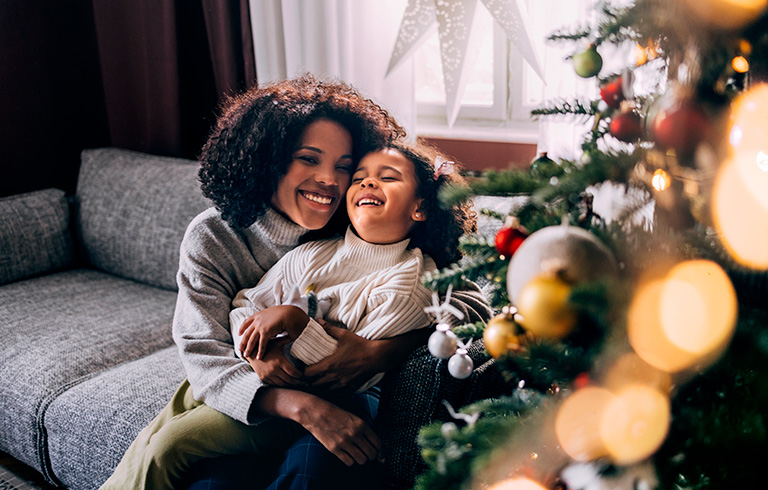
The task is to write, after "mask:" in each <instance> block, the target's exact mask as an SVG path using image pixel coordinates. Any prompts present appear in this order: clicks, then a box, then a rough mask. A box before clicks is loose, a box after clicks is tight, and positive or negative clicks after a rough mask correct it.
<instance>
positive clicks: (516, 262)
mask: <svg viewBox="0 0 768 490" xmlns="http://www.w3.org/2000/svg"><path fill="white" fill-rule="evenodd" d="M618 270H619V269H618V265H617V264H616V259H614V257H613V253H612V252H611V250H610V249H609V248H608V247H606V246H605V244H603V242H601V241H600V240H599V239H598V238H597V237H596V236H595V235H594V234H592V233H590V232H588V231H586V230H584V229H582V228H579V227H577V226H570V225H555V226H547V227H545V228H542V229H540V230H537V231H535V232H534V233H531V236H529V237H528V238H526V239H525V241H524V242H523V244H522V245H520V248H518V249H517V252H515V255H513V256H512V259H511V260H510V262H509V269H508V271H507V292H508V293H509V298H510V300H511V301H512V304H514V305H515V306H517V301H518V299H519V295H520V291H521V290H522V289H523V287H524V286H525V285H526V284H527V283H528V282H529V281H530V280H531V279H533V278H534V277H537V276H540V275H542V274H544V273H552V272H554V271H560V274H561V276H562V277H563V278H564V279H565V280H566V281H567V282H568V283H570V284H579V283H581V282H589V281H595V280H599V279H609V278H613V277H616V276H617V275H618ZM520 314H521V315H522V312H520Z"/></svg>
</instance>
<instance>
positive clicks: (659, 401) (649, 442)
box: [600, 385, 670, 465]
mask: <svg viewBox="0 0 768 490" xmlns="http://www.w3.org/2000/svg"><path fill="white" fill-rule="evenodd" d="M669 422H670V404H669V398H668V397H667V396H666V395H664V394H662V393H660V392H659V391H658V390H656V389H654V388H651V387H649V386H645V385H629V386H627V387H626V388H624V389H623V390H621V391H620V392H618V393H616V395H615V396H614V397H613V399H612V400H611V401H610V403H609V404H608V406H607V407H606V408H605V412H604V414H603V418H602V421H601V425H600V435H601V437H602V440H603V443H604V444H605V447H606V449H607V450H608V453H609V456H610V458H611V460H613V461H614V462H615V463H617V464H619V465H627V464H632V463H636V462H638V461H641V460H643V459H645V458H647V457H648V456H650V455H651V454H653V453H654V452H656V450H657V449H658V448H659V446H661V443H662V442H664V439H665V438H666V436H667V432H668V430H669Z"/></svg>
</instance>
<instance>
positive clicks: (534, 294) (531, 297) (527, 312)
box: [516, 274, 577, 339]
mask: <svg viewBox="0 0 768 490" xmlns="http://www.w3.org/2000/svg"><path fill="white" fill-rule="evenodd" d="M570 294H571V286H570V285H569V284H568V283H567V282H565V281H564V280H563V279H562V278H561V277H559V276H558V275H557V274H544V275H541V276H538V277H535V278H533V279H532V280H530V281H529V282H528V284H526V285H525V287H523V289H522V290H521V291H520V294H519V295H518V297H517V303H516V304H517V310H518V312H519V314H520V316H519V317H518V319H519V321H520V324H521V325H522V326H523V328H524V329H525V330H527V331H528V332H530V333H531V334H533V335H534V336H535V337H543V338H550V339H560V338H563V337H565V336H567V335H568V334H569V333H571V331H573V329H574V327H575V326H576V320H577V315H576V311H575V310H574V309H573V308H572V307H571V306H570V305H569V304H568V296H569V295H570Z"/></svg>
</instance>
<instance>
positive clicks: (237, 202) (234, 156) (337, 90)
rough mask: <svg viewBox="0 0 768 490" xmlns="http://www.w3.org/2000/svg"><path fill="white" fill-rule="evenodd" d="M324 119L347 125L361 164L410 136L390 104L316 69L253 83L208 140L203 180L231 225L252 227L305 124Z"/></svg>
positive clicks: (224, 112) (229, 107)
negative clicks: (382, 148) (380, 102)
mask: <svg viewBox="0 0 768 490" xmlns="http://www.w3.org/2000/svg"><path fill="white" fill-rule="evenodd" d="M318 119H330V120H332V121H335V122H337V123H339V124H340V125H341V126H343V127H344V128H346V130H347V131H349V133H350V135H351V136H352V142H353V158H354V160H355V162H357V161H359V159H360V157H361V156H362V155H364V154H365V153H368V152H369V151H371V150H372V149H374V148H377V147H380V146H382V145H384V144H386V143H387V142H389V141H391V140H393V139H395V138H401V137H403V136H404V135H405V131H404V130H403V128H402V127H400V125H398V124H397V122H396V121H395V120H394V118H392V117H391V116H390V115H389V113H388V112H387V111H386V110H384V109H383V108H382V107H380V106H379V105H378V104H376V103H374V102H373V101H371V100H370V99H367V98H365V97H364V96H363V95H361V94H360V93H359V92H358V91H357V90H356V89H354V88H353V87H352V86H350V85H348V84H346V83H344V82H339V81H331V80H320V79H318V78H315V77H313V76H311V75H304V76H301V77H298V78H294V79H290V80H285V81H281V82H277V83H272V84H268V85H264V86H261V87H255V86H254V87H252V88H250V89H248V90H247V91H245V92H243V93H241V94H239V95H236V96H234V97H231V98H229V99H227V101H226V102H225V104H224V106H223V109H222V112H221V115H220V116H219V118H218V121H217V123H216V126H215V128H214V129H213V131H212V134H211V135H210V137H209V138H208V141H207V142H206V143H205V145H204V146H203V150H202V153H201V156H200V170H199V173H198V178H199V180H200V182H201V187H202V190H203V194H204V195H205V196H206V197H207V198H208V199H210V200H211V201H212V202H213V204H214V205H215V206H216V208H217V209H218V210H219V212H220V213H221V216H222V217H223V218H224V219H225V220H226V221H227V223H229V224H230V226H233V227H235V228H245V227H248V226H250V225H251V224H252V223H253V222H254V221H255V220H256V218H258V217H259V216H261V215H262V214H264V212H266V210H267V208H268V207H269V205H270V202H271V200H272V196H273V195H274V194H275V192H276V191H277V184H278V182H279V181H280V179H281V178H282V177H283V176H284V175H285V173H286V172H287V170H288V165H289V164H290V162H291V160H292V154H293V152H294V150H295V149H296V145H298V143H299V139H300V138H301V135H302V133H303V132H304V129H305V128H306V127H307V126H308V125H309V124H311V123H312V122H314V121H316V120H318ZM342 208H343V206H342ZM336 214H337V215H339V214H344V215H346V212H345V210H344V209H339V212H337V213H336Z"/></svg>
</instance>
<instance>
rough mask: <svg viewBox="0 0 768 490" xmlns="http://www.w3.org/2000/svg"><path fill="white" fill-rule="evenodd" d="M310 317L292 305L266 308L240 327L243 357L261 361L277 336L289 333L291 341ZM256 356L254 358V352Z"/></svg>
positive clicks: (250, 317) (246, 320)
mask: <svg viewBox="0 0 768 490" xmlns="http://www.w3.org/2000/svg"><path fill="white" fill-rule="evenodd" d="M308 321H309V317H308V316H307V314H306V313H304V311H303V310H302V309H301V308H298V307H296V306H292V305H279V306H272V307H270V308H266V309H264V310H262V311H260V312H258V313H255V314H253V315H251V316H249V317H248V318H246V319H245V321H243V324H242V325H241V326H240V331H239V333H240V335H241V336H242V337H241V339H240V352H242V353H243V357H246V358H249V357H254V358H255V359H256V360H261V358H262V357H264V353H265V352H266V351H267V345H268V343H269V341H270V340H272V339H273V338H274V337H275V336H276V335H278V334H281V333H283V332H288V336H289V337H290V338H291V340H295V339H296V337H298V336H299V334H301V331H302V330H303V329H304V327H306V325H307V322H308ZM254 348H255V349H256V355H255V356H253V350H254Z"/></svg>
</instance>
